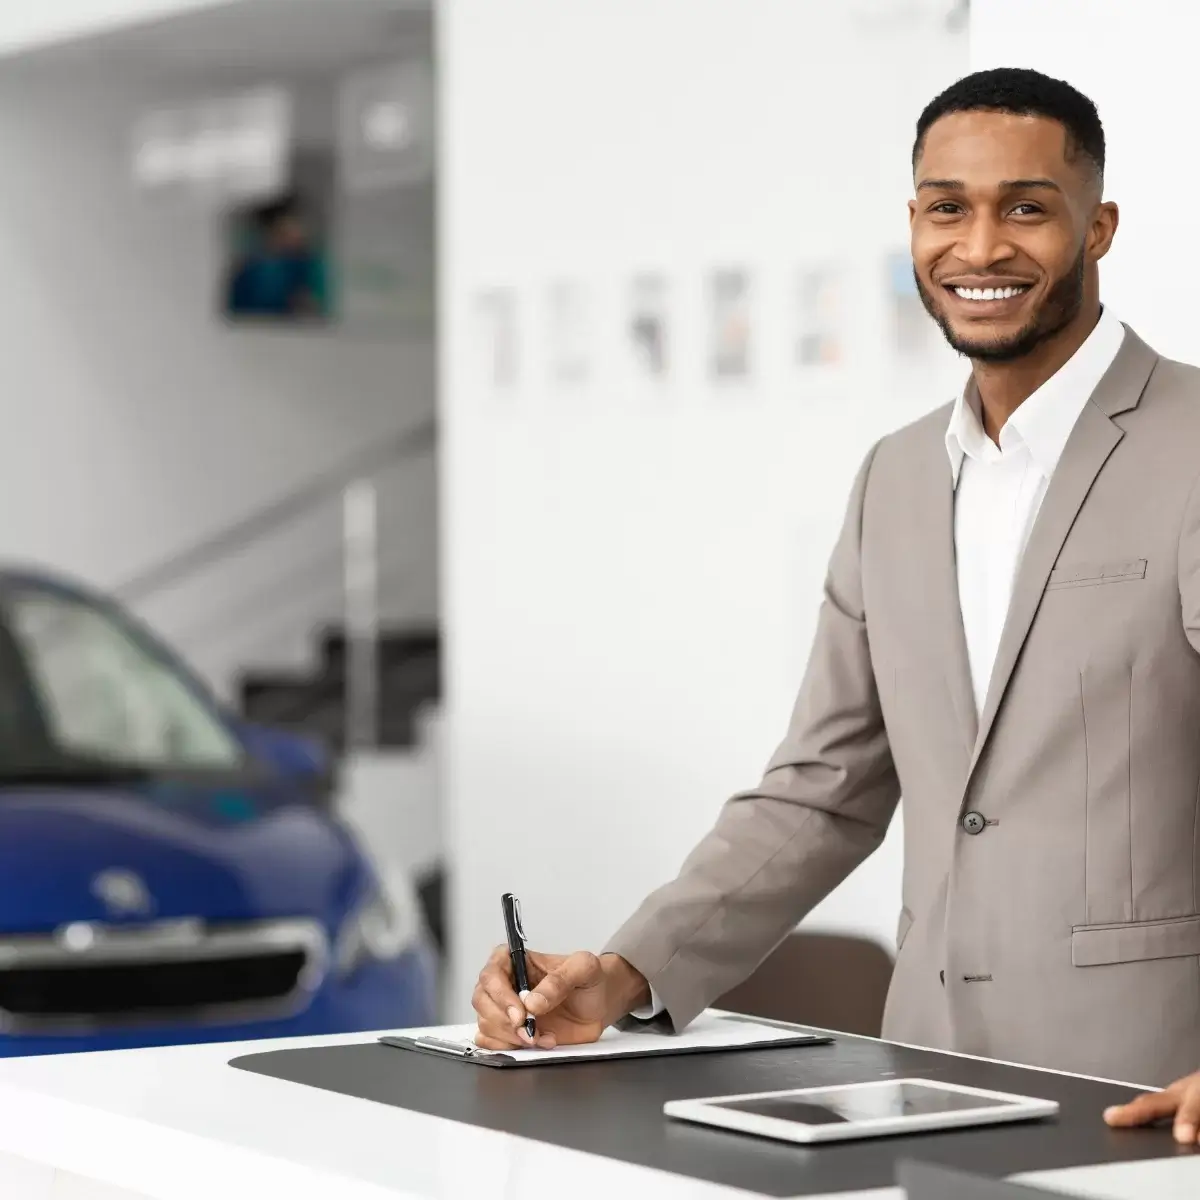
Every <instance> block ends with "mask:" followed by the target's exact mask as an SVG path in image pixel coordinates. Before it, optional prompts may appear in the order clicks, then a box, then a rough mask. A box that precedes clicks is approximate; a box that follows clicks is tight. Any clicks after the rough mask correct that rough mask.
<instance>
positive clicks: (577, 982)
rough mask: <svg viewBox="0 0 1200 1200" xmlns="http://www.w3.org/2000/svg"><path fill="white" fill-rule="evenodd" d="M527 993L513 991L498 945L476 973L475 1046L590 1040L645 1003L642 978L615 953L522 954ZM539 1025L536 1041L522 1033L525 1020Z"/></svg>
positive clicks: (506, 960) (505, 950)
mask: <svg viewBox="0 0 1200 1200" xmlns="http://www.w3.org/2000/svg"><path fill="white" fill-rule="evenodd" d="M525 961H526V965H527V967H528V973H529V984H530V989H531V990H530V991H529V992H527V993H526V994H525V996H524V997H521V996H518V995H517V993H516V991H515V990H514V984H513V971H512V960H511V958H510V957H509V951H508V947H507V946H497V947H496V949H495V950H494V951H493V952H492V955H491V957H490V958H489V959H488V961H487V964H486V966H485V967H484V968H483V970H482V971H481V972H480V974H479V981H478V983H476V985H475V993H474V995H473V996H472V997H471V1005H472V1007H473V1008H474V1009H475V1012H476V1015H477V1017H478V1029H477V1031H476V1034H475V1042H476V1045H478V1046H480V1047H482V1048H483V1049H486V1050H511V1049H514V1048H515V1049H520V1048H525V1049H528V1048H529V1047H531V1046H538V1047H540V1048H542V1049H546V1050H549V1049H552V1048H553V1047H554V1046H570V1045H579V1044H581V1043H585V1042H594V1041H596V1039H597V1038H598V1037H599V1036H600V1035H601V1034H602V1033H603V1032H604V1030H605V1029H607V1028H608V1026H609V1025H612V1024H614V1023H615V1022H616V1021H619V1020H620V1019H621V1018H622V1017H624V1016H626V1015H627V1014H628V1013H630V1012H632V1011H633V1010H634V1009H635V1008H637V1007H639V1005H641V1004H644V1003H646V1002H647V1001H648V999H649V995H650V989H649V986H648V985H647V983H646V981H645V979H643V978H642V976H641V975H640V974H639V973H638V972H637V971H636V970H634V968H633V967H631V966H630V965H629V963H627V962H626V961H625V960H624V959H623V958H620V957H618V956H617V955H615V954H605V955H602V956H598V955H595V954H592V953H590V952H588V951H586V950H580V951H577V952H576V953H574V954H539V953H538V952H536V951H533V950H527V951H526V952H525ZM526 1016H531V1017H533V1018H534V1020H535V1021H536V1022H537V1037H536V1040H534V1041H530V1039H529V1035H528V1034H527V1033H526V1032H525V1028H524V1026H525V1018H526Z"/></svg>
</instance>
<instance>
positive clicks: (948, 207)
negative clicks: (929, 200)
mask: <svg viewBox="0 0 1200 1200" xmlns="http://www.w3.org/2000/svg"><path fill="white" fill-rule="evenodd" d="M929 211H930V212H931V213H937V214H938V216H942V217H946V216H953V215H954V214H955V213H960V212H962V205H960V204H956V203H955V202H954V201H953V200H939V201H938V202H937V203H936V204H933V205H930V208H929Z"/></svg>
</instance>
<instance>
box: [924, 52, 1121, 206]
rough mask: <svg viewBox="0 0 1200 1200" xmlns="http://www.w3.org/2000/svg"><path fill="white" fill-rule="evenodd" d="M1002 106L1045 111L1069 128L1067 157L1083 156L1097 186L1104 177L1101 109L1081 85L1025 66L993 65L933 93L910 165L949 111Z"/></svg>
mask: <svg viewBox="0 0 1200 1200" xmlns="http://www.w3.org/2000/svg"><path fill="white" fill-rule="evenodd" d="M958 112H1001V113H1013V114H1014V115H1016V116H1021V117H1047V118H1048V119H1049V120H1051V121H1057V122H1058V123H1059V124H1060V125H1061V126H1062V127H1063V128H1064V129H1065V130H1066V133H1067V144H1066V155H1067V161H1068V162H1073V161H1075V160H1076V159H1077V158H1079V157H1080V156H1082V157H1083V158H1084V159H1086V161H1087V165H1088V166H1089V167H1091V169H1092V171H1093V173H1094V174H1095V177H1096V181H1097V183H1098V184H1100V185H1101V186H1102V185H1103V183H1104V126H1103V125H1101V124H1100V114H1099V113H1098V112H1097V111H1096V106H1095V104H1093V103H1092V101H1091V100H1089V99H1088V98H1087V97H1086V96H1085V95H1084V94H1083V93H1082V92H1081V91H1079V90H1078V89H1077V88H1073V87H1072V86H1071V85H1070V84H1069V83H1066V82H1064V81H1063V80H1061V79H1054V78H1052V77H1051V76H1049V75H1043V74H1042V73H1041V72H1040V71H1032V70H1029V69H1028V68H1025V67H996V68H994V69H993V70H990V71H976V72H975V73H974V74H973V75H966V76H964V77H963V78H962V79H960V80H959V81H958V82H957V83H952V84H951V85H950V86H949V87H948V88H947V89H946V90H945V91H944V92H942V93H941V94H940V95H938V96H935V97H934V98H933V99H932V100H930V102H929V103H928V104H927V105H926V106H925V111H924V112H922V113H921V115H920V116H919V117H918V118H917V136H916V140H915V141H914V142H913V154H912V161H913V170H914V171H915V170H916V168H917V160H918V159H919V158H920V157H921V151H922V150H923V149H924V148H925V135H926V134H927V133H928V132H929V128H930V126H931V125H933V123H934V122H935V121H937V120H940V119H941V118H942V117H944V116H947V115H948V114H949V113H958Z"/></svg>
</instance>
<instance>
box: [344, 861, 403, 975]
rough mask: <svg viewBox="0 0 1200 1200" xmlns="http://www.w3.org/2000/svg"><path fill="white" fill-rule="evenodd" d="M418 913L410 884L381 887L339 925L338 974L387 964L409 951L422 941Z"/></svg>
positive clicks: (391, 882)
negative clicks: (369, 965) (377, 963)
mask: <svg viewBox="0 0 1200 1200" xmlns="http://www.w3.org/2000/svg"><path fill="white" fill-rule="evenodd" d="M421 928H422V925H421V910H420V905H419V904H418V901H417V896H416V892H415V891H414V890H413V887H412V884H411V883H409V882H408V881H407V879H405V880H398V879H393V880H390V881H388V885H387V886H383V885H381V886H380V887H379V888H377V889H376V891H374V892H373V893H371V894H370V895H369V896H368V897H367V898H366V900H365V901H363V902H362V903H360V904H359V905H358V906H357V907H356V908H355V909H354V910H353V911H352V912H351V913H350V915H349V916H348V917H347V918H346V919H345V920H344V921H343V922H342V927H341V929H340V930H339V931H338V936H337V942H336V945H335V948H334V963H335V965H336V967H337V970H338V972H339V974H342V975H350V974H352V973H353V972H354V971H356V970H358V968H359V967H361V966H362V965H363V964H364V963H368V962H386V961H388V960H389V959H393V958H398V957H399V956H400V955H401V954H403V953H404V952H405V951H406V950H408V949H410V948H412V947H413V946H414V945H416V943H417V942H418V941H419V939H420V937H421Z"/></svg>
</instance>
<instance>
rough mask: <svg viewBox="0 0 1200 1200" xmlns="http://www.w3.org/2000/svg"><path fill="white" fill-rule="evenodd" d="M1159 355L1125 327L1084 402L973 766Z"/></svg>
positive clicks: (1007, 628) (992, 686)
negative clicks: (1057, 569)
mask: <svg viewBox="0 0 1200 1200" xmlns="http://www.w3.org/2000/svg"><path fill="white" fill-rule="evenodd" d="M1157 361H1158V356H1157V355H1156V354H1155V353H1154V351H1153V350H1151V349H1150V348H1149V347H1148V346H1147V345H1146V344H1145V342H1143V341H1142V340H1141V339H1140V338H1139V337H1138V336H1137V335H1136V334H1135V333H1134V332H1133V331H1132V330H1131V329H1129V328H1128V326H1127V327H1126V329H1125V340H1124V341H1123V342H1122V344H1121V349H1120V351H1119V352H1118V354H1117V357H1116V358H1115V359H1114V360H1113V364H1112V366H1111V367H1109V369H1108V371H1107V372H1106V373H1105V375H1104V378H1103V379H1101V381H1100V384H1099V386H1098V387H1097V388H1096V391H1095V392H1094V393H1093V394H1092V397H1091V401H1090V403H1088V404H1087V405H1085V406H1084V409H1083V412H1082V414H1081V415H1080V417H1079V420H1078V422H1077V423H1076V425H1075V428H1074V429H1073V430H1072V432H1071V436H1070V438H1069V439H1068V441H1067V445H1066V447H1065V448H1064V450H1063V454H1062V458H1061V459H1059V463H1058V467H1057V468H1056V469H1055V472H1054V474H1053V476H1052V477H1051V479H1050V483H1049V485H1048V486H1047V488H1046V495H1045V498H1044V499H1043V501H1042V507H1041V509H1040V510H1039V512H1038V515H1037V519H1036V520H1035V521H1034V525H1033V530H1032V532H1031V533H1030V536H1029V543H1028V545H1027V546H1026V547H1025V553H1024V556H1023V557H1022V559H1021V564H1020V567H1019V569H1018V571H1017V578H1016V582H1015V584H1014V586H1013V594H1012V599H1011V601H1010V602H1009V607H1008V616H1007V619H1006V620H1005V623H1004V630H1003V632H1002V633H1001V635H1000V645H999V648H998V649H997V651H996V662H995V665H994V666H993V668H992V677H991V681H990V683H989V685H988V692H987V698H986V700H985V702H984V707H983V712H982V714H981V715H980V718H979V730H978V735H977V737H976V739H975V750H974V754H973V755H972V759H971V770H972V772H973V771H974V769H975V764H976V763H977V762H978V761H979V758H980V755H981V754H982V753H983V749H984V746H985V745H986V744H987V739H988V735H989V734H990V733H991V731H992V726H993V725H994V723H995V720H996V714H997V713H998V712H999V710H1000V704H1001V702H1002V701H1003V699H1004V693H1005V691H1006V690H1007V689H1008V685H1009V682H1010V680H1011V679H1012V675H1013V671H1014V670H1015V669H1016V665H1017V660H1018V658H1019V657H1020V654H1021V649H1022V647H1023V646H1024V645H1025V639H1026V638H1027V637H1028V635H1029V629H1030V626H1031V625H1032V624H1033V619H1034V617H1035V616H1036V615H1037V610H1038V607H1039V606H1040V605H1041V602H1042V596H1043V594H1044V593H1045V590H1046V583H1047V582H1048V580H1049V578H1050V572H1051V571H1052V570H1053V569H1054V564H1055V562H1056V561H1057V559H1058V555H1059V552H1060V551H1061V550H1062V546H1063V543H1064V542H1065V541H1066V539H1067V534H1068V533H1070V531H1071V526H1072V525H1073V524H1074V523H1075V518H1076V517H1077V516H1078V515H1079V510H1080V508H1082V507H1083V502H1084V500H1086V499H1087V494H1088V492H1089V491H1090V490H1091V487H1092V484H1093V483H1094V482H1095V479H1096V476H1097V475H1098V474H1099V473H1100V470H1101V468H1102V467H1103V466H1104V464H1105V462H1107V461H1108V456H1109V455H1110V454H1111V453H1112V452H1113V450H1114V449H1115V448H1116V446H1117V443H1118V442H1119V441H1120V440H1121V438H1122V437H1123V436H1124V430H1122V429H1121V427H1120V426H1119V425H1117V424H1116V423H1115V422H1114V421H1113V420H1112V418H1113V417H1114V416H1117V415H1118V414H1119V413H1123V412H1127V411H1128V410H1129V409H1132V408H1135V407H1136V406H1137V403H1138V401H1139V400H1140V399H1141V395H1142V391H1143V390H1144V388H1145V386H1146V382H1147V380H1148V379H1149V378H1150V372H1151V371H1152V370H1153V369H1154V364H1155V363H1156V362H1157Z"/></svg>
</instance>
